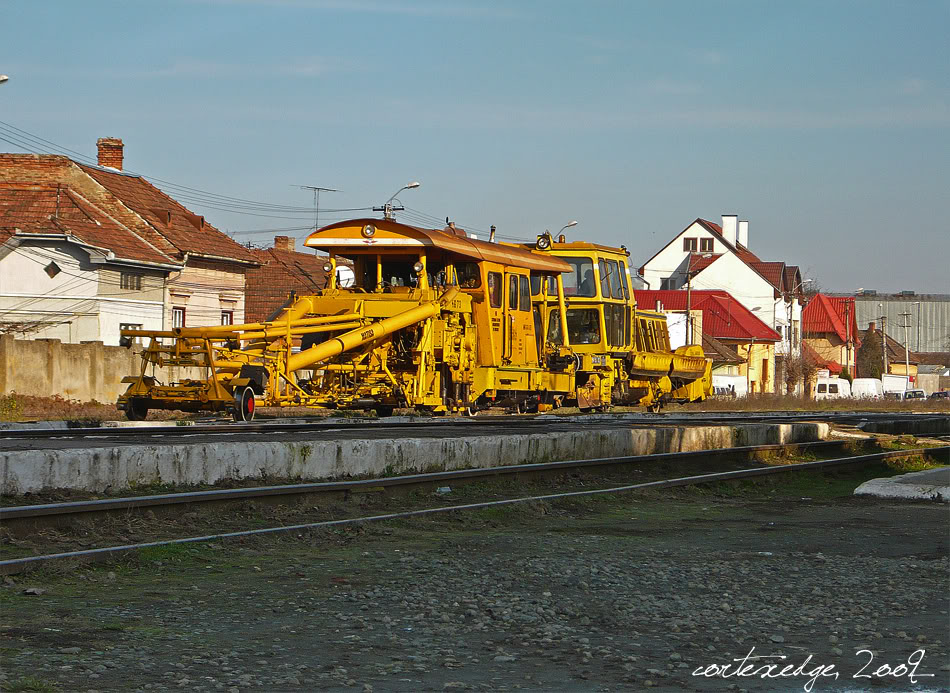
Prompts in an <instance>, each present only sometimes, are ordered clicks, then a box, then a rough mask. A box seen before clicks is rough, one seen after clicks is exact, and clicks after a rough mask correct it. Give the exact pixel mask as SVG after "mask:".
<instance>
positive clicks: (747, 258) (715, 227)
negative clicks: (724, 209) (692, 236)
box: [693, 219, 761, 263]
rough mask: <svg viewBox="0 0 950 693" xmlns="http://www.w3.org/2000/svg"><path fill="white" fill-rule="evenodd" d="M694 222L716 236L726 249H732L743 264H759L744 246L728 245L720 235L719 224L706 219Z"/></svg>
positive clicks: (753, 254)
mask: <svg viewBox="0 0 950 693" xmlns="http://www.w3.org/2000/svg"><path fill="white" fill-rule="evenodd" d="M696 221H697V222H699V223H700V224H701V225H703V226H705V227H706V228H707V229H708V230H709V231H712V232H713V233H714V234H716V235H718V236H719V240H720V241H722V242H723V244H724V245H725V246H726V247H727V248H732V249H733V250H734V251H735V253H736V255H738V256H739V259H740V260H742V261H743V262H745V263H750V262H761V260H759V258H758V257H757V256H756V254H755V253H753V252H752V251H751V250H749V249H748V248H746V247H745V246H744V245H740V244H739V243H730V242H729V241H727V240H726V238H725V236H723V235H722V227H721V226H720V225H719V224H716V223H713V222H711V221H709V220H708V219H697V220H696ZM693 223H696V222H693Z"/></svg>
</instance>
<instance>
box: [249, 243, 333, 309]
mask: <svg viewBox="0 0 950 693" xmlns="http://www.w3.org/2000/svg"><path fill="white" fill-rule="evenodd" d="M250 252H251V253H252V255H253V256H254V258H255V259H256V260H257V261H258V262H260V263H261V266H260V267H253V268H251V269H248V271H247V274H246V275H245V276H246V285H245V289H244V296H245V299H244V313H245V317H246V320H247V321H248V322H258V321H261V320H268V319H270V318H271V317H273V314H274V313H275V312H277V310H278V309H279V308H280V307H281V306H283V305H284V304H285V303H286V302H287V298H288V296H289V295H290V292H291V291H295V292H296V293H297V294H298V295H308V294H313V293H316V292H317V291H319V290H320V289H322V288H323V287H324V286H325V285H326V272H324V271H323V263H324V262H326V261H327V257H326V255H314V254H313V253H312V252H309V253H298V252H295V251H288V250H278V249H276V248H267V249H265V250H251V251H250Z"/></svg>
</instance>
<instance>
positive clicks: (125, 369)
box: [0, 335, 203, 403]
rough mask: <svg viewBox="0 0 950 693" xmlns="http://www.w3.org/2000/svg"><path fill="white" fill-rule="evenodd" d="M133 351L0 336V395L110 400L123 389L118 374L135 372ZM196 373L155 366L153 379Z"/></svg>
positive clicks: (197, 374)
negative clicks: (12, 393)
mask: <svg viewBox="0 0 950 693" xmlns="http://www.w3.org/2000/svg"><path fill="white" fill-rule="evenodd" d="M138 354H139V349H127V348H125V347H115V346H104V345H103V344H102V342H83V343H81V344H63V343H62V342H61V341H60V340H58V339H14V337H13V335H0V394H8V393H10V392H16V393H19V394H21V395H34V396H37V397H53V396H56V395H58V396H60V397H63V398H64V399H72V400H78V401H80V402H90V401H93V400H95V401H97V402H106V403H110V402H115V400H116V398H117V397H118V396H119V395H120V394H122V393H123V392H125V389H126V388H127V387H128V385H127V384H124V383H122V378H123V377H125V376H127V375H138V374H139V373H140V372H141V368H142V360H141V358H140V357H139V355H138ZM149 374H150V375H151V374H152V371H151V369H150V370H149ZM202 376H203V373H202V370H201V369H195V368H188V369H185V368H168V369H156V370H155V377H156V378H158V380H160V381H162V382H170V381H172V380H180V379H181V378H188V377H190V378H200V377H202Z"/></svg>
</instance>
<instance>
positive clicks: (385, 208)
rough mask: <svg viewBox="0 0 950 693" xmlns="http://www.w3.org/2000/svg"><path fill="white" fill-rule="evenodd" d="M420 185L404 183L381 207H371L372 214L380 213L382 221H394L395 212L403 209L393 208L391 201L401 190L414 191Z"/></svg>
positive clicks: (414, 182)
mask: <svg viewBox="0 0 950 693" xmlns="http://www.w3.org/2000/svg"><path fill="white" fill-rule="evenodd" d="M420 185H421V183H419V181H412V182H411V183H406V184H405V185H404V186H402V187H401V188H399V190H397V191H396V192H394V193H393V195H392V197H390V198H389V199H388V200H386V202H384V203H383V205H382V206H381V207H373V211H374V212H382V213H383V218H384V219H389V220H392V219H395V218H396V217H395V215H394V213H395V212H397V211H400V210H403V209H405V207H394V206H393V200H395V199H396V195H398V194H399V193H401V192H402V191H403V190H413V189H415V188H418V187H419V186H420Z"/></svg>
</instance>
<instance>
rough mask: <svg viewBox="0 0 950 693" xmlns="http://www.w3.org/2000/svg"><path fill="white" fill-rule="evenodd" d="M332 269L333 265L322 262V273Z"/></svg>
mask: <svg viewBox="0 0 950 693" xmlns="http://www.w3.org/2000/svg"><path fill="white" fill-rule="evenodd" d="M332 269H333V265H331V264H330V263H329V262H324V263H323V271H324V272H329V271H330V270H332Z"/></svg>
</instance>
